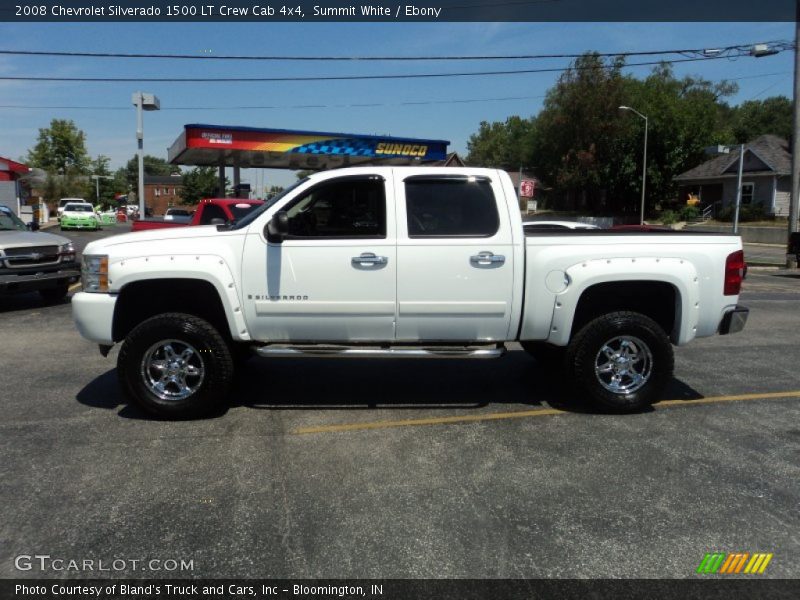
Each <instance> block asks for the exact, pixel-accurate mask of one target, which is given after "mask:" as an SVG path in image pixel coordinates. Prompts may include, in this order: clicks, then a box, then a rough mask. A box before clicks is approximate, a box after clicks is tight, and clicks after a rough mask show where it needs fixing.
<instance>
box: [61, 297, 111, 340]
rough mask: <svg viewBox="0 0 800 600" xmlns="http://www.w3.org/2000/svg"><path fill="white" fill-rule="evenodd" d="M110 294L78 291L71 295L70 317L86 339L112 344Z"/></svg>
mask: <svg viewBox="0 0 800 600" xmlns="http://www.w3.org/2000/svg"><path fill="white" fill-rule="evenodd" d="M116 303H117V297H116V296H113V295H111V294H95V293H89V292H78V293H77V294H75V295H74V296H73V297H72V319H73V320H74V321H75V326H76V327H77V328H78V332H79V333H80V334H81V335H82V336H83V337H85V338H86V339H87V340H90V341H92V342H95V343H97V344H100V345H103V346H110V345H113V344H114V338H113V335H112V334H113V327H114V306H115V305H116Z"/></svg>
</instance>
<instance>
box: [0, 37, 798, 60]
mask: <svg viewBox="0 0 800 600" xmlns="http://www.w3.org/2000/svg"><path fill="white" fill-rule="evenodd" d="M759 43H765V44H767V45H768V46H770V48H774V49H775V50H778V51H784V50H791V49H793V48H794V44H793V43H792V42H789V41H785V40H773V41H770V42H759ZM753 46H754V44H735V45H732V46H724V47H717V48H713V49H709V48H684V49H670V50H640V51H629V52H593V53H591V54H594V55H596V56H601V57H606V58H608V57H616V56H620V57H630V56H658V55H667V54H679V55H694V56H698V57H709V55H708V52H713V53H714V55H713V57H714V58H719V57H720V55H729V54H730V53H739V54H737V56H743V55H744V54H747V53H749V52H750V49H751V48H752V47H753ZM0 55H13V56H60V57H68V58H120V59H165V60H206V61H208V60H256V61H259V60H261V61H459V60H533V59H551V58H580V57H581V56H584V54H507V55H448V56H279V55H244V54H229V55H213V54H144V53H123V52H66V51H56V50H0Z"/></svg>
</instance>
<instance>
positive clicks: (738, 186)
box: [733, 144, 744, 234]
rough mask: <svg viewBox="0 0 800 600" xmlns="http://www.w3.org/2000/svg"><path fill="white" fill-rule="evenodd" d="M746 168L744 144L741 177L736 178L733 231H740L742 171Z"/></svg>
mask: <svg viewBox="0 0 800 600" xmlns="http://www.w3.org/2000/svg"><path fill="white" fill-rule="evenodd" d="M743 170H744V144H741V145H740V146H739V177H738V178H737V179H736V208H735V209H734V213H733V233H734V234H738V233H739V207H740V206H741V205H742V172H743Z"/></svg>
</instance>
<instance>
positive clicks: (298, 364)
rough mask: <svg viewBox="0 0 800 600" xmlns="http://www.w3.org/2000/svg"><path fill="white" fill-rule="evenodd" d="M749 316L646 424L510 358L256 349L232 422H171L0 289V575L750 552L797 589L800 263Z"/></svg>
mask: <svg viewBox="0 0 800 600" xmlns="http://www.w3.org/2000/svg"><path fill="white" fill-rule="evenodd" d="M107 233H108V232H107V231H106V232H103V233H100V234H94V233H89V232H79V233H75V234H69V235H70V236H71V237H73V238H74V239H76V241H78V242H79V246H80V247H82V246H81V244H82V243H84V244H85V242H86V241H87V240H89V239H93V236H102V235H106V234H107ZM741 303H742V304H745V305H747V306H749V307H750V308H751V317H750V322H749V323H748V326H747V328H746V329H745V331H744V332H742V333H740V334H737V335H733V336H726V337H715V338H708V339H703V340H697V341H696V342H693V343H692V344H690V345H689V346H686V347H684V348H680V349H677V351H676V375H677V378H676V379H675V380H674V381H673V383H672V385H671V386H670V389H669V390H668V391H667V393H666V394H665V396H664V400H665V401H664V402H662V403H660V404H658V405H656V407H655V408H654V410H652V411H650V412H647V413H644V414H639V415H628V416H610V415H601V414H595V413H593V412H591V411H590V410H587V407H585V406H583V405H582V404H581V403H580V400H579V399H578V400H567V399H566V398H565V397H564V394H563V389H564V382H563V381H559V380H558V378H557V377H556V376H555V375H554V374H552V373H549V372H547V371H546V370H545V369H543V368H542V367H540V366H539V365H538V364H537V363H536V362H535V361H533V359H530V358H528V357H527V355H525V354H524V353H522V352H521V351H512V352H510V353H509V354H508V355H507V356H506V357H504V358H502V359H499V360H495V361H486V362H483V361H476V362H459V361H429V362H425V361H421V362H418V361H389V360H384V361H352V362H349V361H325V360H317V359H302V360H299V359H269V360H268V359H260V358H257V359H253V360H252V361H251V362H250V363H249V364H248V365H247V367H246V368H245V369H244V370H243V372H242V373H241V375H240V377H239V379H238V386H237V389H236V390H235V393H234V394H233V397H232V398H231V407H230V409H229V410H227V412H225V414H223V415H220V416H218V417H216V418H212V419H208V420H203V421H189V422H165V421H157V420H153V419H150V418H147V417H146V416H145V415H144V414H143V413H141V412H140V411H139V410H137V409H136V408H135V407H132V406H128V405H126V404H125V402H124V400H123V398H122V395H121V392H120V390H119V389H118V387H117V384H116V379H115V371H114V365H115V362H114V361H115V359H116V354H117V351H116V350H114V351H112V353H111V355H110V356H109V357H108V358H102V357H101V356H100V354H99V353H98V352H97V349H96V348H95V347H94V346H93V345H92V344H90V343H89V342H87V341H85V340H83V339H82V338H80V337H79V336H78V334H77V332H76V331H75V330H74V327H73V325H72V322H71V316H70V307H69V305H68V304H67V303H65V304H61V305H57V306H46V305H44V304H43V303H42V302H41V301H40V300H39V299H38V297H37V296H36V295H35V294H33V295H25V296H19V297H15V298H11V299H0V339H2V344H0V365H1V366H2V367H1V368H2V385H0V390H2V403H1V404H0V406H2V409H3V418H2V419H1V420H0V506H2V515H3V518H2V519H0V577H5V578H9V577H41V576H45V577H63V576H70V577H91V576H108V575H109V573H97V572H89V573H73V572H69V573H65V572H56V571H52V570H50V571H46V572H44V573H43V572H40V571H38V570H36V569H34V570H31V571H25V572H20V571H18V570H17V569H16V568H15V566H14V557H16V556H18V555H21V554H34V553H45V554H49V555H51V556H53V557H60V558H64V559H67V560H69V559H75V560H83V559H94V560H101V559H102V560H107V561H110V560H113V559H118V558H122V559H125V560H128V561H131V560H147V559H160V560H162V561H163V560H169V559H173V560H177V561H180V560H185V561H188V560H191V561H193V569H192V570H191V572H184V573H181V572H177V573H176V572H171V573H168V575H169V576H172V577H175V576H193V577H222V576H225V577H264V578H266V577H270V578H273V577H274V578H278V577H283V578H301V577H302V578H355V577H382V578H393V577H397V578H465V577H470V578H473V577H474V578H534V577H579V578H584V577H641V578H660V577H677V578H684V577H693V576H695V570H696V568H697V566H698V565H699V563H700V561H701V559H702V558H703V556H704V554H705V553H706V552H712V551H722V552H738V551H744V552H768V553H773V554H774V557H773V559H772V561H771V562H770V564H769V568H768V569H767V570H766V572H765V573H764V575H761V576H760V577H771V578H789V577H792V578H796V577H798V576H800V561H798V557H799V556H800V535H798V532H799V531H800V510H799V509H800V502H799V501H798V498H800V494H798V491H799V489H800V488H798V481H800V378H798V363H797V356H798V344H799V343H800V333H798V332H800V310H799V309H800V271H797V272H791V273H789V272H785V271H779V270H751V273H750V275H749V277H748V280H747V282H746V285H745V291H744V293H743V295H742V299H741ZM130 564H131V563H130V562H129V563H128V565H130ZM111 575H116V576H132V575H137V576H164V575H165V573H163V572H147V573H140V572H135V571H131V570H130V569H127V568H126V569H125V570H123V571H121V572H116V573H111Z"/></svg>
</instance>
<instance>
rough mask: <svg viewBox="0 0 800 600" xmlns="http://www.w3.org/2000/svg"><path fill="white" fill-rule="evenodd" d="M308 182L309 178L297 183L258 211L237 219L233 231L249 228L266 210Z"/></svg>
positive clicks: (265, 203)
mask: <svg viewBox="0 0 800 600" xmlns="http://www.w3.org/2000/svg"><path fill="white" fill-rule="evenodd" d="M306 181H308V177H303V178H302V179H299V180H297V181H295V182H294V183H293V184H292V185H290V186H289V187H288V188H286V189H285V190H283V191H282V192H281V193H280V194H278V195H277V196H273V197H272V198H270V199H269V200H267V201H266V202H264V204H262V205H261V206H259V207H258V208H257V209H256V210H251V211H250V212H249V213H248V214H246V215H245V216H244V217H242V218H241V219H237V221H236V222H235V223H234V224H233V227H231V229H241V228H242V227H247V226H248V225H250V223H252V222H253V221H255V220H256V219H257V218H258V216H259V215H260V214H263V213H264V211H265V210H268V209H269V208H270V207H271V206H275V203H276V202H278V200H280V199H281V198H283V197H284V196H286V195H287V194H289V193H290V192H292V191H294V190H295V189H297V188H298V187H300V186H301V185H303V184H304V183H305V182H306Z"/></svg>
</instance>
